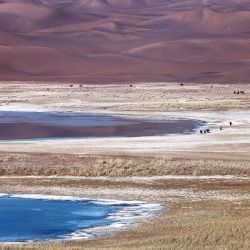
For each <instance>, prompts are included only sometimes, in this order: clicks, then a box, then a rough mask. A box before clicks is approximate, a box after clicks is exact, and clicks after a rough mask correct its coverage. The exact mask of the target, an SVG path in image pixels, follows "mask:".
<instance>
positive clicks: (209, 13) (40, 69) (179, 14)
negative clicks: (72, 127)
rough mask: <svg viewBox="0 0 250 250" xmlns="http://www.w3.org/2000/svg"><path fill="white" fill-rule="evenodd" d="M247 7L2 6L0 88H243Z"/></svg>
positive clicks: (231, 1) (171, 0)
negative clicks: (27, 83) (44, 84)
mask: <svg viewBox="0 0 250 250" xmlns="http://www.w3.org/2000/svg"><path fill="white" fill-rule="evenodd" d="M249 10H250V3H249V1H247V0H237V1H235V0H221V1H215V0H189V1H179V0H154V1H149V0H63V1H61V0H49V1H46V0H2V1H0V80H17V81H20V80H44V81H59V80H60V81H64V82H65V81H79V82H81V83H82V82H85V83H93V82H94V83H116V82H119V83H122V82H131V81H132V82H138V81H139V82H145V81H146V82H151V81H153V82H154V81H156V82H162V81H166V82H176V81H184V82H196V83H198V82H206V83H207V82H211V81H216V82H222V83H240V82H241V83H247V82H249V77H250V73H249V67H250V65H249V57H250V49H249V48H250V46H249V45H250V42H249V25H248V23H249V21H250V15H249Z"/></svg>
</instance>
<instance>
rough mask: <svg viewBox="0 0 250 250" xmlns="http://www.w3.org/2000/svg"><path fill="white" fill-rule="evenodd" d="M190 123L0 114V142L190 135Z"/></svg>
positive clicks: (192, 122)
mask: <svg viewBox="0 0 250 250" xmlns="http://www.w3.org/2000/svg"><path fill="white" fill-rule="evenodd" d="M200 125H201V121H197V120H192V119H175V120H174V119H166V118H165V119H135V118H128V117H125V116H112V115H105V114H104V115H101V114H84V113H76V112H72V113H71V112H20V111H18V112H17V111H0V140H27V139H49V138H50V139H55V138H86V137H91V138H92V137H139V136H155V135H164V134H182V133H191V132H193V131H194V130H196V129H197V128H198V127H199V126H200Z"/></svg>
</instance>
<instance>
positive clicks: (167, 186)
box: [0, 83, 250, 249]
mask: <svg viewBox="0 0 250 250" xmlns="http://www.w3.org/2000/svg"><path fill="white" fill-rule="evenodd" d="M235 90H244V91H245V94H242V95H235V94H234V93H233V92H234V91H235ZM0 91H1V97H0V105H1V106H0V109H1V110H33V111H51V110H53V111H80V112H95V113H110V114H116V115H126V116H130V117H131V116H133V117H135V118H137V117H138V118H140V117H147V118H149V119H154V118H155V117H157V118H162V119H166V118H168V117H179V118H197V119H201V120H205V121H207V125H206V126H205V127H206V128H210V130H211V133H210V134H206V135H201V134H200V133H199V131H197V132H196V133H194V134H192V135H168V136H157V137H141V138H112V139H91V140H90V139H85V140H83V139H74V140H72V139H70V140H55V141H54V140H43V141H29V142H20V141H19V142H0V173H1V175H2V177H1V178H0V192H13V193H43V194H54V195H75V196H79V197H89V198H108V199H123V200H142V201H148V202H156V203H160V204H163V205H165V206H166V208H167V210H166V211H165V212H164V213H163V214H161V215H159V217H157V218H155V219H153V220H151V221H147V222H145V223H143V224H140V225H137V227H134V228H133V229H131V230H127V231H125V232H120V233H118V234H115V235H114V236H112V237H109V238H105V239H98V240H91V241H80V242H72V243H67V244H63V245H62V244H49V245H48V244H45V245H44V244H37V245H22V246H20V247H19V248H20V249H21V248H30V249H35V248H38V249H62V247H64V248H65V249H67V248H68V249H91V248H93V249H204V248H206V249H249V247H250V241H249V239H250V237H249V231H250V228H249V225H250V224H249V220H250V214H249V212H250V209H249V205H250V204H249V201H250V197H249V193H250V192H249V191H250V172H249V166H250V154H249V153H250V112H249V107H250V88H249V85H237V88H236V87H235V86H233V85H216V84H214V85H213V86H210V85H193V84H189V85H188V84H186V85H184V86H180V85H179V84H177V83H171V84H164V83H162V84H157V85H153V86H152V85H151V84H136V85H134V86H133V87H129V86H126V85H122V86H121V85H91V86H89V85H81V86H80V85H79V84H73V86H72V87H71V86H70V85H69V84H65V85H62V84H59V83H57V84H51V83H48V84H45V83H44V84H39V85H38V84H33V83H30V84H25V83H22V84H21V85H20V83H2V84H1V85H0ZM230 121H232V123H233V126H229V122H230ZM220 126H222V127H223V130H222V131H221V130H220V129H219V127H220ZM45 176H46V177H45ZM53 176H54V177H53ZM55 176H56V177H55ZM2 248H3V249H5V248H6V249H9V248H7V246H3V247H2ZM14 248H15V249H16V248H17V246H14Z"/></svg>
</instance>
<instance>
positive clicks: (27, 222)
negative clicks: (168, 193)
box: [0, 194, 162, 242]
mask: <svg viewBox="0 0 250 250" xmlns="http://www.w3.org/2000/svg"><path fill="white" fill-rule="evenodd" d="M160 210H162V207H161V206H160V205H158V204H147V203H143V202H136V201H131V202H121V201H116V202H115V201H105V200H104V201H103V200H102V201H98V200H97V201H95V200H84V199H80V198H73V197H56V196H39V195H38V196H36V195H9V194H1V195H0V242H26V241H44V240H72V239H83V238H92V237H98V236H106V235H110V233H112V232H115V231H117V230H119V228H122V227H124V226H128V225H129V226H130V225H131V224H133V222H134V221H136V219H139V218H144V219H146V217H147V216H152V215H153V214H156V213H158V212H159V211H160ZM95 228H97V229H99V231H96V232H95V230H94V229H95ZM100 228H102V230H100Z"/></svg>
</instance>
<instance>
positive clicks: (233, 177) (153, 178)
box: [0, 175, 250, 182]
mask: <svg viewBox="0 0 250 250" xmlns="http://www.w3.org/2000/svg"><path fill="white" fill-rule="evenodd" d="M0 179H59V180H60V179H61V180H65V179H66V180H102V181H113V182H115V181H116V182H125V181H133V182H140V181H157V180H160V181H161V180H250V176H244V175H161V176H132V177H109V176H98V177H94V176H93V177H91V176H69V175H65V176H63V175H61V176H59V175H49V176H45V175H23V176H19V175H16V176H15V175H10V176H8V175H3V176H0Z"/></svg>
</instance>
